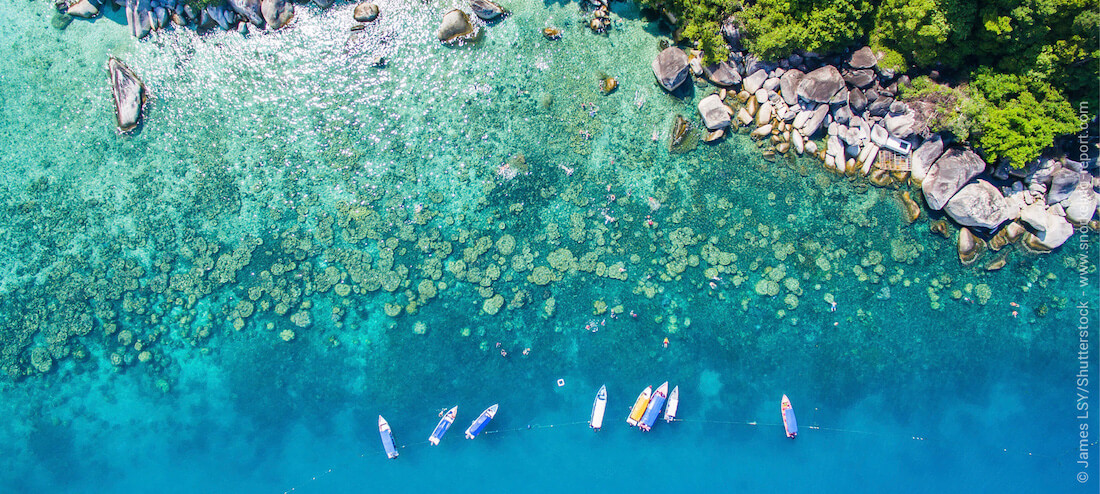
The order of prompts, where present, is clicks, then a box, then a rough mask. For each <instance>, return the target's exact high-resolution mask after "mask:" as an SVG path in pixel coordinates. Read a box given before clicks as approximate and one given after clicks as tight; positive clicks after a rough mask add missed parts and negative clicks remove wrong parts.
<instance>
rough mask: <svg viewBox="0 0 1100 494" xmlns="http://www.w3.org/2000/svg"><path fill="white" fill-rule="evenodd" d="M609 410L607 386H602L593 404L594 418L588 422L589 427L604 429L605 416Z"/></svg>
mask: <svg viewBox="0 0 1100 494" xmlns="http://www.w3.org/2000/svg"><path fill="white" fill-rule="evenodd" d="M606 410H607V386H600V390H599V391H598V392H596V401H595V402H593V403H592V418H591V419H589V421H588V426H589V427H591V428H593V429H596V430H600V428H601V427H603V414H604V412H605V411H606Z"/></svg>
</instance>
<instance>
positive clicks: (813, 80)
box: [798, 65, 844, 103]
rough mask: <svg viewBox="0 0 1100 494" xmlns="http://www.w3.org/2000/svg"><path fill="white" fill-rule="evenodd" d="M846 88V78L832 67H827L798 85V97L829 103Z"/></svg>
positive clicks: (809, 75) (804, 77)
mask: <svg viewBox="0 0 1100 494" xmlns="http://www.w3.org/2000/svg"><path fill="white" fill-rule="evenodd" d="M843 88H844V78H843V77H841V75H840V71H839V70H837V69H836V67H833V66H832V65H825V66H823V67H821V68H819V69H817V70H815V71H813V72H810V73H809V74H806V75H805V76H803V77H802V81H801V82H799V84H798V97H799V98H802V99H804V100H806V101H813V102H816V103H828V102H829V101H830V100H832V99H833V96H835V95H836V94H837V91H840V90H841V89H843Z"/></svg>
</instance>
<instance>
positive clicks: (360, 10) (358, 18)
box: [351, 2, 381, 22]
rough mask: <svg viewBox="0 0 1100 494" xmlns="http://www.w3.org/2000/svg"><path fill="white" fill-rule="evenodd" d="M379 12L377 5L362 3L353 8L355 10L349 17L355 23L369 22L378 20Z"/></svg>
mask: <svg viewBox="0 0 1100 494" xmlns="http://www.w3.org/2000/svg"><path fill="white" fill-rule="evenodd" d="M380 12H381V11H380V10H379V9H378V5H375V4H373V3H370V2H362V3H360V4H359V5H356V6H355V10H354V11H352V14H351V15H352V17H353V18H354V19H355V22H371V21H373V20H375V19H377V18H378V14H379V13H380Z"/></svg>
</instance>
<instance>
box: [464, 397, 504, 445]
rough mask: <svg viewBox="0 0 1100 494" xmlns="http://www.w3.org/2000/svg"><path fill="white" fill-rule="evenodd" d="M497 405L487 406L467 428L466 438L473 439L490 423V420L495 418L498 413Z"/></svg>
mask: <svg viewBox="0 0 1100 494" xmlns="http://www.w3.org/2000/svg"><path fill="white" fill-rule="evenodd" d="M497 406H498V405H493V406H491V407H489V408H486V409H485V411H484V412H481V415H478V417H477V419H475V420H474V421H473V423H471V424H470V426H469V427H467V428H466V439H473V438H475V437H477V435H478V434H480V433H481V431H482V430H484V429H485V426H487V425H489V421H490V420H493V417H494V416H495V415H496V414H497Z"/></svg>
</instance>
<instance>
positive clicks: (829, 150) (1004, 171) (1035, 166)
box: [56, 0, 1100, 269]
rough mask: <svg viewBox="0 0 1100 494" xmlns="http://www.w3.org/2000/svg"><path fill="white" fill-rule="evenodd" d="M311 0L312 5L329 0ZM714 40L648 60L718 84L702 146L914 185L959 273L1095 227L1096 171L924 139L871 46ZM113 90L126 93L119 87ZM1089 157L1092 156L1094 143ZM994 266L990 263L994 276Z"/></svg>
mask: <svg viewBox="0 0 1100 494" xmlns="http://www.w3.org/2000/svg"><path fill="white" fill-rule="evenodd" d="M313 2H314V3H315V4H317V5H318V6H319V7H321V8H326V7H329V6H331V5H332V4H333V2H332V1H331V0H313ZM592 3H593V6H595V7H596V12H597V14H598V13H600V12H602V13H603V16H602V17H601V16H600V15H596V16H595V17H593V20H599V19H604V18H606V17H607V12H608V9H607V3H606V2H604V1H594V2H592ZM200 4H201V5H203V6H202V7H201V8H198V7H196V5H200ZM56 5H57V7H58V10H59V12H62V13H63V14H62V15H69V16H77V17H85V18H91V17H95V16H98V15H99V14H100V13H101V12H102V10H103V9H104V8H107V7H111V8H115V9H118V8H125V9H126V19H127V22H128V24H129V26H130V32H131V33H132V34H133V35H134V36H136V37H139V38H140V37H143V36H145V35H147V34H148V33H149V32H150V31H151V30H156V29H161V28H164V27H167V26H168V25H169V24H173V25H177V26H194V27H195V28H196V29H214V28H218V29H222V30H230V29H236V30H238V31H241V32H248V30H249V29H279V28H282V27H284V26H286V25H287V23H288V22H290V21H291V19H292V18H293V16H294V4H292V3H290V2H286V1H284V0H225V1H221V2H218V1H217V0H215V1H214V2H205V3H202V2H200V3H196V2H185V1H183V0H126V1H125V2H124V3H118V0H78V1H75V2H73V3H69V2H67V1H66V0H59V1H58V3H57V4H56ZM469 7H470V10H471V11H472V12H473V13H474V15H476V16H477V17H478V18H479V19H481V20H482V21H492V20H494V19H496V18H498V17H500V16H502V15H504V14H505V10H504V9H503V8H502V7H501V6H500V5H497V4H495V3H493V2H490V1H488V0H472V1H471V2H469ZM378 15H379V8H378V6H377V5H375V4H372V3H369V2H363V3H361V4H359V5H357V6H356V8H355V11H354V14H353V16H354V18H355V20H356V21H357V22H371V21H373V20H374V19H375V18H377V17H378ZM360 26H362V25H360ZM605 27H606V26H605V25H604V24H601V25H600V26H599V27H596V26H592V30H593V31H595V32H601V31H602V30H603V29H604V28H605ZM353 30H354V28H353ZM436 34H437V37H438V38H439V40H440V41H441V42H444V43H453V42H461V41H463V40H466V39H469V38H470V37H473V36H476V35H477V32H476V28H475V26H474V25H473V24H472V23H471V21H470V16H469V15H468V14H467V13H466V12H465V11H463V10H460V9H454V10H451V11H449V12H447V13H445V14H444V15H443V16H442V20H441V24H440V27H439V29H438V31H437V33H436ZM544 34H546V35H547V36H548V37H551V38H553V36H551V35H550V34H547V33H544ZM723 34H725V35H726V40H727V42H729V44H730V48H731V56H730V57H729V59H728V60H727V61H724V62H721V63H718V64H714V65H709V66H704V65H703V63H702V60H703V53H702V52H701V51H699V50H690V49H689V50H688V51H684V50H683V49H681V48H679V47H676V46H670V47H667V48H665V49H664V50H662V51H661V52H660V53H659V54H658V56H657V57H656V59H654V60H653V62H652V69H653V73H654V75H655V77H656V79H657V82H658V84H659V85H660V86H662V87H663V88H664V89H665V90H667V91H669V92H674V91H676V90H677V89H678V88H680V87H681V86H682V85H683V84H684V83H685V82H687V81H689V80H691V81H693V82H694V81H700V82H701V81H706V82H708V83H709V84H711V85H713V87H714V88H715V91H714V92H713V94H710V95H708V96H706V97H704V98H702V100H701V101H700V102H699V104H698V111H699V114H700V116H701V118H702V120H703V123H704V125H705V126H706V128H707V130H708V133H706V134H705V137H704V138H703V140H704V141H707V142H715V141H717V140H719V139H721V138H722V137H724V136H725V135H726V133H728V132H733V131H735V130H737V129H740V128H744V129H745V130H748V131H749V133H750V135H751V136H752V137H753V138H754V139H757V140H760V141H767V142H766V143H765V146H763V147H764V151H763V152H764V153H765V154H764V156H765V157H766V158H768V159H772V160H774V159H775V157H776V155H786V154H790V153H794V154H797V155H803V154H809V155H812V156H816V157H817V158H818V159H819V160H820V161H821V162H822V163H823V165H824V167H825V168H826V169H827V170H829V171H832V172H834V173H838V174H841V175H848V176H853V177H857V176H858V177H866V178H867V179H868V180H869V181H870V182H871V183H872V184H874V185H876V186H879V187H894V188H898V189H908V188H909V187H914V188H916V187H919V189H920V193H919V194H916V193H915V191H914V193H913V194H910V192H909V191H908V190H906V191H904V192H903V193H902V194H900V196H899V199H900V200H901V201H902V205H903V209H904V210H905V212H906V217H907V220H908V221H909V222H910V223H912V222H914V221H915V220H916V219H917V218H918V217H920V215H921V212H922V207H921V205H920V204H918V203H917V201H916V200H914V196H919V197H920V198H921V199H923V203H924V206H926V208H927V210H928V211H929V214H931V215H940V214H942V215H943V216H944V217H945V218H947V219H949V220H951V222H952V223H953V224H954V225H955V226H957V227H958V229H959V231H960V233H959V234H958V236H957V239H958V248H959V256H960V259H962V260H964V263H967V264H969V263H971V262H974V261H976V260H977V258H978V257H980V256H979V255H977V254H975V251H981V250H984V247H985V245H986V244H987V242H988V245H989V246H990V247H992V249H993V250H999V249H1000V248H1003V247H1004V245H1006V243H1014V242H1020V243H1021V245H1023V246H1024V247H1025V248H1027V249H1028V250H1029V251H1032V252H1050V251H1051V250H1053V249H1057V248H1058V247H1060V246H1061V245H1063V244H1064V243H1065V242H1066V241H1067V240H1068V239H1069V238H1070V237H1071V236H1072V235H1073V233H1074V231H1075V229H1076V228H1085V227H1091V228H1092V229H1093V230H1097V229H1098V228H1100V221H1097V220H1096V219H1095V218H1096V215H1097V212H1098V211H1100V206H1098V203H1100V200H1098V197H1100V192H1098V190H1100V178H1098V176H1100V173H1098V172H1097V169H1096V160H1095V159H1094V158H1093V159H1085V160H1083V162H1082V161H1075V160H1073V159H1069V158H1067V157H1066V156H1065V155H1064V154H1060V153H1057V152H1055V151H1053V150H1048V153H1046V154H1045V155H1044V158H1043V159H1042V160H1040V161H1038V162H1036V163H1032V164H1031V166H1029V167H1027V168H1026V169H1023V170H1017V169H1012V168H1010V167H1008V166H1007V165H1001V166H992V165H990V164H988V163H986V162H985V161H984V160H983V159H982V157H981V156H980V155H979V153H977V152H976V151H975V150H973V149H971V148H969V147H967V146H965V145H962V144H957V143H952V142H950V139H945V138H944V136H940V135H938V134H935V133H932V132H931V131H930V130H929V127H928V125H927V124H926V123H925V122H924V121H923V118H922V115H921V112H920V111H918V109H915V108H911V107H910V105H909V104H908V103H906V102H905V101H903V100H902V98H901V94H900V90H901V88H903V87H904V86H907V85H908V84H909V77H908V76H907V75H905V74H897V73H896V72H895V71H893V70H889V69H886V68H883V67H880V66H879V61H880V60H881V58H882V56H883V54H881V53H875V52H874V51H873V50H872V49H871V48H870V47H862V48H860V49H858V50H855V51H854V52H852V53H851V54H850V55H848V56H846V57H823V56H821V55H818V54H814V53H805V54H793V55H791V56H789V57H788V58H785V59H782V60H779V61H775V62H769V61H763V60H760V59H758V58H757V57H756V56H754V55H753V54H751V53H748V52H745V51H740V50H738V48H740V43H739V38H738V35H737V32H736V30H735V29H732V28H730V27H728V26H727V27H726V28H724V33H723ZM556 36H560V32H558V33H557V34H556ZM111 64H112V65H111V72H112V89H113V92H114V94H115V103H116V109H117V111H118V113H117V116H118V120H119V122H118V123H119V129H120V130H121V131H123V132H127V131H130V130H132V129H134V128H135V127H136V126H137V124H138V118H139V117H140V108H141V103H142V102H143V101H144V92H143V88H142V87H141V82H140V80H138V79H137V77H136V76H135V75H133V73H132V72H131V71H130V70H129V69H128V68H126V67H125V65H123V64H122V63H121V62H119V61H118V60H115V59H112V61H111ZM116 74H124V75H127V77H121V78H120V77H116V76H115V75H116ZM120 81H121V83H125V84H128V85H129V86H131V87H130V88H129V89H128V90H123V89H122V88H121V87H120ZM124 115H125V116H124ZM682 127H683V126H682ZM673 134H674V137H675V136H676V135H677V134H680V135H682V134H683V132H679V133H677V132H675V131H674V132H673ZM1086 147H1087V148H1088V150H1087V151H1086V152H1085V158H1089V156H1091V155H1090V154H1089V153H1093V154H1094V151H1095V150H1094V149H1091V148H1093V147H1095V146H1091V147H1090V146H1086ZM932 229H933V230H934V231H935V230H939V233H941V234H942V235H944V236H946V237H950V234H949V233H948V232H947V229H946V227H945V225H943V224H940V223H935V224H934V225H933V228H932ZM1003 264H1004V263H1003V262H993V263H990V264H989V265H987V267H990V268H991V269H999V267H1000V266H1003Z"/></svg>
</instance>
